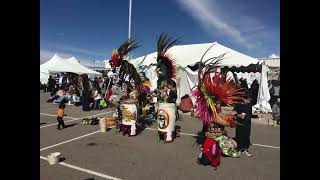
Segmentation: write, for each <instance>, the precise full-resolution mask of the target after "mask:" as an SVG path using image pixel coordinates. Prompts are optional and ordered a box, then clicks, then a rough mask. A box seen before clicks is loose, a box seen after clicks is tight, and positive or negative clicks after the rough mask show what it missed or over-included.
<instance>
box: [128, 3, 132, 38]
mask: <svg viewBox="0 0 320 180" xmlns="http://www.w3.org/2000/svg"><path fill="white" fill-rule="evenodd" d="M131 8H132V0H129V30H128V31H129V32H128V39H130V37H131Z"/></svg>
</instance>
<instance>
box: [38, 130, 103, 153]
mask: <svg viewBox="0 0 320 180" xmlns="http://www.w3.org/2000/svg"><path fill="white" fill-rule="evenodd" d="M98 132H100V130H99V131H95V132H92V133H89V134H86V135H83V136H79V137H76V138H73V139H70V140H67V141H63V142H61V143H58V144H54V145H52V146H48V147H45V148H42V149H40V151H43V150H46V149H49V148H53V147H56V146H59V145H61V144H65V143H68V142H71V141H74V140H77V139H81V138H84V137H87V136H90V135H93V134H96V133H98Z"/></svg>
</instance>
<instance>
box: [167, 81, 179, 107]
mask: <svg viewBox="0 0 320 180" xmlns="http://www.w3.org/2000/svg"><path fill="white" fill-rule="evenodd" d="M176 86H177V85H176V82H174V81H173V80H170V81H168V88H169V98H168V103H176V101H177V98H178V95H177V89H176Z"/></svg>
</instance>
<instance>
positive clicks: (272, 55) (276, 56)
mask: <svg viewBox="0 0 320 180" xmlns="http://www.w3.org/2000/svg"><path fill="white" fill-rule="evenodd" d="M279 57H280V56H278V55H276V54H271V55H270V56H269V58H279Z"/></svg>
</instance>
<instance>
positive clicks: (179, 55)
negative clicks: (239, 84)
mask: <svg viewBox="0 0 320 180" xmlns="http://www.w3.org/2000/svg"><path fill="white" fill-rule="evenodd" d="M210 46H212V48H211V49H210V50H209V51H208V52H207V53H206V55H205V56H204V60H206V59H209V58H212V57H217V56H220V55H221V54H223V53H227V54H226V55H225V56H224V60H223V61H222V62H221V66H222V67H223V66H228V67H232V66H235V67H240V66H248V65H250V64H257V63H259V61H258V60H257V59H255V58H252V57H250V56H247V55H244V54H242V53H239V52H237V51H235V50H233V49H230V48H228V47H225V46H223V45H221V44H219V43H217V42H214V43H203V44H189V45H177V46H174V47H172V48H170V49H169V51H168V53H169V54H170V55H172V57H173V58H174V59H175V60H176V63H177V64H179V65H180V66H181V67H183V68H185V67H187V66H188V65H194V64H195V63H197V62H199V61H200V59H201V57H202V56H203V54H204V53H205V52H206V51H207V50H208V48H210ZM156 58H157V52H154V53H151V54H148V55H146V56H142V57H138V58H136V59H133V60H131V62H132V63H133V64H134V65H138V66H139V65H142V66H143V65H147V66H149V65H150V64H154V63H156V62H157V59H156Z"/></svg>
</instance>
